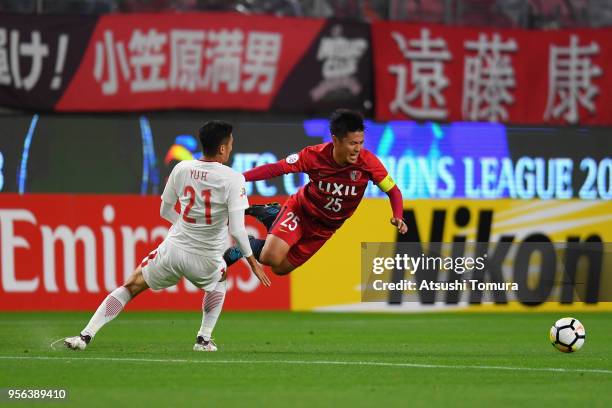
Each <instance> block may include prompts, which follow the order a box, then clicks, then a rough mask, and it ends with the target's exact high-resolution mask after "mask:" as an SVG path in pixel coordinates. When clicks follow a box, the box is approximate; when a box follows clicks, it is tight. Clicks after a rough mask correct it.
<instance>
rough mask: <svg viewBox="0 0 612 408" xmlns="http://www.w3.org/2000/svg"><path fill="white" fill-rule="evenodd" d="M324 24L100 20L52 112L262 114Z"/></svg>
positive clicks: (195, 17)
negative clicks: (228, 110)
mask: <svg viewBox="0 0 612 408" xmlns="http://www.w3.org/2000/svg"><path fill="white" fill-rule="evenodd" d="M323 23H324V20H304V19H277V18H271V17H265V16H243V15H238V14H236V15H231V14H230V15H226V14H214V13H206V14H204V13H187V14H144V15H142V14H140V15H139V14H111V15H104V16H102V17H100V19H99V21H98V25H97V26H96V29H95V31H94V33H93V34H92V36H91V40H90V42H89V45H88V47H87V50H86V51H85V55H84V57H83V60H82V62H81V66H80V67H79V70H78V71H77V73H76V75H75V77H74V78H73V80H72V82H71V84H70V86H69V87H68V89H67V90H66V92H65V93H64V95H63V96H62V98H61V99H60V100H59V102H58V104H57V106H56V109H57V110H59V111H78V110H86V111H117V110H142V109H160V108H163V109H171V108H213V109H226V108H232V109H248V110H265V109H266V108H268V106H269V105H270V103H271V101H272V99H273V97H274V95H275V94H276V92H277V90H278V88H279V86H280V84H282V83H283V80H284V78H285V77H286V76H287V74H288V73H289V72H290V70H291V69H292V68H293V66H294V65H295V64H296V63H297V61H298V60H299V59H300V57H301V56H302V55H303V54H304V53H305V52H306V49H307V47H308V46H309V45H310V40H312V38H313V37H315V36H316V34H317V33H318V32H319V30H320V29H321V28H322V26H323Z"/></svg>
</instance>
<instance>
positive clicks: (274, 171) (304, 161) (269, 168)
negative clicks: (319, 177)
mask: <svg viewBox="0 0 612 408" xmlns="http://www.w3.org/2000/svg"><path fill="white" fill-rule="evenodd" d="M311 150H312V148H311V147H310V146H308V147H306V148H304V149H302V150H301V151H300V152H299V153H293V154H290V155H289V156H287V157H286V158H284V159H283V160H280V161H278V162H276V163H270V164H264V165H262V166H258V167H255V168H253V169H251V170H247V171H245V172H244V177H245V179H246V181H258V180H268V179H271V178H274V177H278V176H281V175H283V174H289V173H301V172H305V171H308V170H310V168H311V167H312V159H311V158H312V153H311Z"/></svg>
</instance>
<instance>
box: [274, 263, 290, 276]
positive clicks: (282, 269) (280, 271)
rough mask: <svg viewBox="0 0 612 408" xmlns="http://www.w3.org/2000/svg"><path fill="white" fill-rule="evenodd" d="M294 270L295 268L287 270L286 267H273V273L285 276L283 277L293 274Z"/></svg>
mask: <svg viewBox="0 0 612 408" xmlns="http://www.w3.org/2000/svg"><path fill="white" fill-rule="evenodd" d="M292 270H293V268H287V267H286V266H284V265H279V266H273V267H272V272H273V273H274V274H275V275H278V276H283V275H287V274H288V273H289V272H291V271H292Z"/></svg>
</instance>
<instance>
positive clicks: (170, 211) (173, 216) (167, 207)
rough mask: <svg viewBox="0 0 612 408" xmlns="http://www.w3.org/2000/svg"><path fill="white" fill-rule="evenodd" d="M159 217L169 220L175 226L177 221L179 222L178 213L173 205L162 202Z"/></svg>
mask: <svg viewBox="0 0 612 408" xmlns="http://www.w3.org/2000/svg"><path fill="white" fill-rule="evenodd" d="M159 215H160V216H161V217H162V218H163V219H165V220H167V221H168V222H169V223H170V224H174V223H175V222H176V220H178V216H179V215H178V213H177V212H176V210H175V209H174V206H173V205H172V204H168V203H167V202H165V201H162V203H161V207H159Z"/></svg>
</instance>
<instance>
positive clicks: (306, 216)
mask: <svg viewBox="0 0 612 408" xmlns="http://www.w3.org/2000/svg"><path fill="white" fill-rule="evenodd" d="M330 132H331V135H332V142H331V143H323V144H319V145H315V146H308V147H306V148H304V149H302V150H301V151H300V152H299V153H295V154H292V155H290V156H288V157H287V158H286V159H284V160H281V161H279V162H277V163H272V164H265V165H263V166H259V167H256V168H254V169H252V170H249V171H246V172H245V173H244V177H245V179H246V181H257V180H266V179H270V178H273V177H277V176H280V175H283V174H288V173H298V172H302V173H306V174H308V176H309V177H310V181H309V182H308V184H306V185H305V186H303V187H301V188H300V189H299V191H298V192H297V193H296V194H294V195H292V196H291V197H289V198H288V199H287V201H285V203H284V204H283V206H282V208H280V209H279V206H278V204H276V205H273V204H267V205H265V206H252V207H251V208H250V209H249V210H247V212H246V213H247V214H249V215H253V216H256V217H257V218H258V219H259V220H260V221H261V222H263V223H264V225H266V227H267V228H268V236H267V237H266V239H265V241H264V240H261V239H255V238H251V239H250V243H251V248H252V249H253V252H254V254H255V256H256V258H257V259H258V260H259V261H260V262H261V263H263V264H264V265H268V266H271V267H272V271H273V272H274V273H275V274H277V275H285V274H287V273H289V272H291V271H292V270H294V269H295V268H297V267H298V266H300V265H302V264H303V263H304V262H306V261H307V260H308V259H309V258H310V257H312V256H313V255H314V254H315V253H316V252H317V251H318V250H319V249H320V248H321V247H322V246H323V244H325V242H327V240H328V239H329V238H331V236H332V235H333V234H334V232H336V230H337V229H338V228H340V226H341V225H342V224H343V223H344V221H346V220H347V219H348V218H349V217H350V216H351V215H353V213H354V212H355V210H356V209H357V206H358V205H359V203H360V202H361V199H362V198H363V195H364V193H365V190H366V188H367V185H368V181H370V180H372V181H373V182H374V183H376V184H377V185H378V187H379V188H380V189H381V190H382V191H384V192H385V193H387V195H388V196H389V200H390V202H391V208H392V211H393V217H392V218H391V220H390V222H391V224H393V225H394V226H395V227H397V229H398V231H399V232H400V233H401V234H405V233H406V231H407V229H408V228H407V226H406V224H405V222H404V220H403V219H402V215H403V205H402V193H401V192H400V190H399V188H398V187H397V186H396V185H395V183H394V181H393V179H392V178H391V177H390V176H389V174H388V172H387V170H386V169H385V167H384V166H383V164H382V163H381V162H380V160H379V159H378V158H377V157H376V156H375V155H374V154H373V153H372V152H370V151H368V150H366V149H364V148H363V141H364V124H363V116H361V114H360V113H358V112H355V111H351V110H347V109H338V110H336V111H335V112H334V113H333V114H332V116H331V119H330ZM241 257H242V254H241V252H240V250H239V249H238V247H232V248H230V249H228V250H227V251H226V252H225V255H224V259H225V261H226V263H227V264H228V266H229V265H231V264H232V263H234V262H236V261H237V260H238V259H240V258H241Z"/></svg>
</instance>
